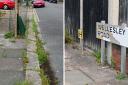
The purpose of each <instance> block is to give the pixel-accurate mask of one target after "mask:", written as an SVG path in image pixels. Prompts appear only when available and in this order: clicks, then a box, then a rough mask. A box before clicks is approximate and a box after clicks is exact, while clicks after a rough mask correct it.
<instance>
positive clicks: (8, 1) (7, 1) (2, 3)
mask: <svg viewBox="0 0 128 85" xmlns="http://www.w3.org/2000/svg"><path fill="white" fill-rule="evenodd" d="M14 8H15V1H14V0H0V9H5V10H7V9H14Z"/></svg>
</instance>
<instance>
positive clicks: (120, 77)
mask: <svg viewBox="0 0 128 85" xmlns="http://www.w3.org/2000/svg"><path fill="white" fill-rule="evenodd" d="M126 78H128V76H127V75H126V74H123V73H118V74H117V76H116V79H117V80H124V79H126Z"/></svg>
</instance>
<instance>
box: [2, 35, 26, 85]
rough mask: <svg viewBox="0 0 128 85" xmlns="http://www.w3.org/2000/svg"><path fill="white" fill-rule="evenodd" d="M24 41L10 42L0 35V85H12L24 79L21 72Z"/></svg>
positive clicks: (22, 71) (23, 73)
mask: <svg viewBox="0 0 128 85" xmlns="http://www.w3.org/2000/svg"><path fill="white" fill-rule="evenodd" d="M24 49H25V41H24V40H23V39H18V40H16V42H15V43H14V42H11V41H10V40H9V39H4V37H3V34H0V85H14V84H15V83H16V82H18V81H22V80H24V78H25V72H24V70H23V62H22V57H23V52H24Z"/></svg>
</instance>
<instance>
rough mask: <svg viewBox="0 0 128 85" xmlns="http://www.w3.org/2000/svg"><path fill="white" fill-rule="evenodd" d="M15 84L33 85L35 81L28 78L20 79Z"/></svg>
mask: <svg viewBox="0 0 128 85" xmlns="http://www.w3.org/2000/svg"><path fill="white" fill-rule="evenodd" d="M14 85H33V83H32V82H30V81H28V80H24V81H18V82H16V83H15V84H14Z"/></svg>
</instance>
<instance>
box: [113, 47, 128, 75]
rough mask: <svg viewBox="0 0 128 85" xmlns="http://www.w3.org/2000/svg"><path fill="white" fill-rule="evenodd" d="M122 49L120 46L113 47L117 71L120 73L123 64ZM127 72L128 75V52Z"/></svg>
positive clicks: (127, 58)
mask: <svg viewBox="0 0 128 85" xmlns="http://www.w3.org/2000/svg"><path fill="white" fill-rule="evenodd" d="M120 55H121V47H120V46H118V45H113V46H112V57H113V60H114V63H115V69H116V70H117V71H120V63H121V57H120ZM126 72H127V73H128V52H127V57H126Z"/></svg>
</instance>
